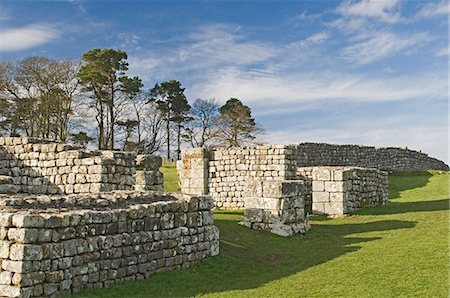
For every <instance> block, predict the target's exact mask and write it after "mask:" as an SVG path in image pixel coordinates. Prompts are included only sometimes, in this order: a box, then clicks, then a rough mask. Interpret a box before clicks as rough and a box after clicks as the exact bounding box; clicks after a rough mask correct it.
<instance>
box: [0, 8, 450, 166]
mask: <svg viewBox="0 0 450 298" xmlns="http://www.w3.org/2000/svg"><path fill="white" fill-rule="evenodd" d="M93 48H114V49H122V50H124V51H126V52H127V54H128V62H129V64H130V70H129V72H128V74H129V75H137V76H139V77H141V78H142V79H143V82H144V84H145V88H147V89H150V88H152V87H153V86H154V85H155V84H156V83H157V82H163V81H166V80H170V79H176V80H179V81H180V82H181V83H182V85H183V87H185V88H186V91H185V93H186V95H187V98H188V100H189V101H190V102H193V101H194V100H195V99H196V98H203V99H210V98H215V99H217V100H218V101H219V103H221V104H223V103H225V102H226V100H228V99H229V98H231V97H235V98H239V99H240V100H241V101H242V102H243V103H244V104H246V105H248V106H249V107H251V109H252V111H253V116H254V118H255V119H256V121H257V122H258V123H259V124H260V126H262V127H263V128H264V129H265V130H266V133H265V135H264V136H263V140H264V141H266V142H269V143H274V144H289V143H300V142H327V143H335V144H360V145H371V146H379V147H391V146H394V147H399V146H402V147H405V146H406V147H408V148H410V149H414V150H418V151H419V150H420V151H422V152H425V153H428V154H429V155H430V156H433V157H436V158H439V159H441V160H444V161H445V162H447V163H448V161H449V157H448V146H449V145H448V139H449V134H448V133H449V122H448V114H449V109H448V87H449V73H448V67H449V5H448V2H447V1H440V0H438V1H402V0H386V1H371V0H363V1H347V0H344V1H312V0H311V1H283V0H281V1H264V0H262V1H256V0H254V1H225V0H223V1H206V0H203V1H170V0H169V1H76V0H72V1H21V0H16V1H4V0H0V60H16V59H22V58H24V57H27V56H35V55H37V56H46V57H49V58H53V59H67V58H70V59H80V58H81V56H82V54H83V53H84V52H86V51H88V50H90V49H93Z"/></svg>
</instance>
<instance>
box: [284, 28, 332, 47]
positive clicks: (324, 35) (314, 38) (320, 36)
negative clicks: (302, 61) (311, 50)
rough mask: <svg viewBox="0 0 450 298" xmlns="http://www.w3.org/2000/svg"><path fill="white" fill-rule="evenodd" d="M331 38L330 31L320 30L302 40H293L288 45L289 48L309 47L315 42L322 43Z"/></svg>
mask: <svg viewBox="0 0 450 298" xmlns="http://www.w3.org/2000/svg"><path fill="white" fill-rule="evenodd" d="M329 38H330V34H329V33H328V32H319V33H316V34H313V35H311V36H308V37H307V38H305V39H304V40H300V41H297V42H292V43H290V44H288V45H287V47H288V48H296V47H308V46H311V45H315V44H320V43H323V42H325V41H326V40H327V39H329Z"/></svg>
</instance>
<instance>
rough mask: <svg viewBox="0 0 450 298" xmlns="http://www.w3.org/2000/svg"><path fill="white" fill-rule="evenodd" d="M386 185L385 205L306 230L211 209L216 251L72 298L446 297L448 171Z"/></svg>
mask: <svg viewBox="0 0 450 298" xmlns="http://www.w3.org/2000/svg"><path fill="white" fill-rule="evenodd" d="M164 171H166V173H169V172H172V174H171V175H172V176H170V175H169V176H166V177H168V178H169V177H172V178H171V179H174V178H173V168H172V169H170V168H167V169H165V170H164ZM389 184H390V187H389V193H390V203H389V205H388V206H386V207H377V208H372V209H365V210H361V211H359V212H357V214H355V215H353V216H350V217H347V218H342V219H327V218H324V217H314V218H313V219H312V220H311V223H312V228H311V230H310V231H309V232H308V233H307V234H306V235H305V236H300V235H298V236H294V237H292V238H282V237H279V236H276V235H272V234H269V233H265V232H258V231H253V230H249V229H247V228H245V227H243V226H239V225H237V222H238V221H240V220H242V218H243V213H242V212H240V211H235V212H232V211H217V212H216V213H215V224H216V225H217V226H218V227H219V229H220V232H221V235H220V239H221V240H220V241H221V242H220V245H221V246H220V255H219V256H217V257H214V258H211V259H209V260H207V261H205V262H203V263H202V264H200V265H199V266H197V267H194V268H189V269H186V270H182V271H178V272H171V273H166V274H155V275H154V276H153V277H151V278H150V279H148V280H144V281H138V282H130V283H123V284H120V285H117V286H115V287H113V288H110V289H100V290H95V291H89V292H85V293H84V294H82V295H78V296H77V297H161V296H171V297H172V296H206V297H216V296H221V297H279V296H283V297H336V296H340V297H411V296H414V297H448V296H449V271H448V270H449V256H448V249H449V238H448V237H449V173H448V172H414V173H408V174H407V175H405V174H399V173H394V174H392V175H390V177H389ZM170 185H172V186H171V187H174V185H173V184H170ZM167 186H169V184H168V185H167ZM175 187H176V184H175Z"/></svg>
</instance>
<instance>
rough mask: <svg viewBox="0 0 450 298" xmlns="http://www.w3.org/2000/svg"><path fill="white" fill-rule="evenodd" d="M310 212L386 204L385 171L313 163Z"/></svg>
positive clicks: (334, 213)
mask: <svg viewBox="0 0 450 298" xmlns="http://www.w3.org/2000/svg"><path fill="white" fill-rule="evenodd" d="M311 178H312V212H313V213H318V214H327V215H330V216H343V215H346V214H351V213H352V212H353V211H355V210H358V209H361V208H368V207H375V206H379V205H386V204H387V200H388V174H387V172H384V171H381V170H377V169H368V168H358V167H313V168H312V171H311Z"/></svg>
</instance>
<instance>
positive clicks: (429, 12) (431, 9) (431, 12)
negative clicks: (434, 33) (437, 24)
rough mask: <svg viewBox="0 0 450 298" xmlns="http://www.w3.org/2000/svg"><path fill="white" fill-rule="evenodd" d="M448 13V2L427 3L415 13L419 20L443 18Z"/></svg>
mask: <svg viewBox="0 0 450 298" xmlns="http://www.w3.org/2000/svg"><path fill="white" fill-rule="evenodd" d="M449 13H450V4H449V2H448V1H442V2H439V3H427V4H425V5H424V6H423V7H422V8H421V9H420V10H419V12H418V13H417V16H418V17H419V18H432V17H437V16H445V15H448V14H449Z"/></svg>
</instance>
